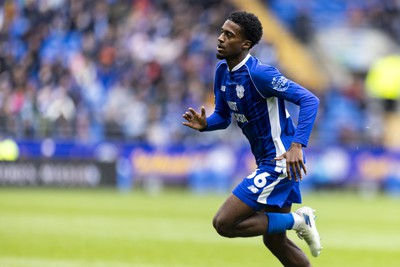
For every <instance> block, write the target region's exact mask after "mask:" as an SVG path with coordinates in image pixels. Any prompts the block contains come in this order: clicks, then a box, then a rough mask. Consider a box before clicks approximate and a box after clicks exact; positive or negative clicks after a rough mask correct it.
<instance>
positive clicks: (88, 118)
mask: <svg viewBox="0 0 400 267" xmlns="http://www.w3.org/2000/svg"><path fill="white" fill-rule="evenodd" d="M3 2H4V3H3V5H1V7H0V68H1V69H0V133H1V134H3V135H8V136H12V137H14V138H17V139H43V138H48V137H51V138H54V139H58V140H62V139H66V140H71V139H73V140H76V141H79V142H97V141H102V140H122V141H127V142H136V141H146V142H150V143H154V144H157V145H165V144H170V143H173V142H188V143H190V142H192V141H193V139H195V140H203V141H204V142H207V139H208V138H210V139H212V140H215V138H219V135H220V134H219V133H215V134H214V133H213V134H209V135H207V137H204V136H203V137H202V138H201V139H198V138H197V135H198V133H195V132H194V131H190V129H187V128H186V127H182V126H181V121H182V114H183V113H184V112H185V110H186V109H187V107H189V106H191V107H194V108H197V109H199V108H200V107H201V105H206V108H207V111H208V112H211V111H212V107H213V92H212V83H213V72H214V71H213V70H214V68H215V64H216V62H217V60H216V58H215V50H216V41H217V36H218V34H219V29H220V27H221V25H222V24H223V22H224V20H225V19H226V17H227V15H228V14H229V13H230V12H231V11H233V10H234V9H235V8H234V7H233V6H232V5H231V4H230V3H229V1H225V0H220V1H212V0H208V1H195V0H192V1H180V0H98V1H85V0H41V1H39V0H17V1H7V0H6V1H3ZM267 2H268V4H270V5H271V6H273V7H274V2H278V1H267ZM285 2H291V1H285ZM292 2H295V1H292ZM301 2H303V1H301ZM309 2H313V1H309ZM317 2H318V1H317ZM319 2H320V1H319ZM339 2H340V1H339ZM355 2H357V3H364V6H367V7H376V6H375V5H374V4H376V3H382V4H381V5H380V7H381V9H377V8H368V9H361V8H360V9H359V10H358V9H354V6H355V5H352V6H351V7H349V10H348V11H352V12H343V13H342V14H344V16H346V17H347V18H348V20H347V21H349V23H350V22H354V20H355V19H357V18H358V19H359V21H360V23H361V21H362V23H372V24H373V25H375V26H376V27H380V29H382V30H383V31H385V32H387V33H388V34H389V35H390V36H391V37H392V38H393V39H394V41H395V42H397V43H400V29H399V28H400V22H399V17H400V16H398V13H399V4H398V2H397V4H395V1H383V2H382V1H379V2H377V1H354V3H355ZM390 3H392V5H391V4H390ZM275 4H276V3H275ZM360 6H361V5H360ZM275 8H276V10H278V11H279V7H278V6H276V5H275ZM295 10H297V11H298V13H296V12H293V13H292V14H301V16H296V20H293V21H290V20H288V21H289V25H292V26H296V27H294V28H293V29H292V30H293V31H294V32H295V33H297V35H298V36H300V37H302V38H301V39H302V41H303V42H306V43H307V42H308V41H309V39H308V37H307V36H312V34H313V32H314V31H315V27H314V26H315V25H318V23H313V21H312V20H311V18H312V17H313V16H312V15H310V14H309V15H308V16H307V15H306V13H304V12H303V13H302V12H300V11H301V10H303V9H295ZM364 10H365V11H366V12H365V13H361V14H358V13H357V12H359V11H364ZM382 12H385V13H384V14H385V15H382ZM355 14H358V15H355ZM365 14H367V15H368V16H364V15H365ZM386 14H389V15H386ZM265 30H268V29H265ZM252 54H255V55H257V56H259V57H261V58H262V60H263V61H264V62H266V63H269V64H272V65H279V62H278V60H277V57H276V53H275V51H274V48H273V47H271V45H269V44H268V43H267V42H265V41H263V42H261V43H260V44H259V45H258V46H256V47H255V49H254V51H252ZM278 67H279V66H278ZM364 74H365V73H361V74H360V73H352V76H351V77H352V80H351V81H350V82H349V83H348V84H347V86H346V87H345V88H340V89H338V88H335V87H332V88H329V90H327V91H326V92H324V93H323V94H321V93H318V96H319V97H321V98H322V102H321V103H322V106H321V111H320V115H319V118H318V122H317V124H316V127H315V133H314V135H313V137H312V138H313V139H314V140H315V142H316V143H321V144H324V143H325V142H328V143H332V144H338V143H344V144H345V143H357V144H362V143H365V142H371V140H369V139H368V138H373V139H374V140H379V133H377V134H371V135H370V136H368V135H365V132H368V131H365V127H366V125H368V123H367V122H366V120H367V119H368V114H367V113H368V109H366V108H365V106H366V102H367V100H366V96H365V92H364V91H365V90H364V89H365V88H364V78H365V76H364ZM349 116H352V117H353V118H355V120H354V123H350V124H349V123H348V117H349ZM230 128H231V129H230V131H232V132H233V134H232V135H227V134H224V136H225V137H226V136H229V138H235V136H236V135H235V133H236V132H238V131H237V127H236V126H232V127H230ZM377 135H378V136H377ZM240 140H243V138H241V139H240ZM377 142H378V143H379V141H377Z"/></svg>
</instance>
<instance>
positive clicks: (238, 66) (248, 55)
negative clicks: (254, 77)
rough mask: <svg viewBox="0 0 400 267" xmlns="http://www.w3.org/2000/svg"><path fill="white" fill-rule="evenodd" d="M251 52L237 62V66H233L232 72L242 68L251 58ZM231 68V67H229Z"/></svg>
mask: <svg viewBox="0 0 400 267" xmlns="http://www.w3.org/2000/svg"><path fill="white" fill-rule="evenodd" d="M250 56H251V55H250V53H248V54H247V56H246V57H245V58H244V59H243V60H242V61H241V62H240V63H239V64H237V65H236V66H235V67H233V69H232V70H231V72H233V71H237V70H238V69H240V68H241V67H242V66H243V65H244V64H246V61H247V60H248V59H249V58H250ZM228 69H229V68H228Z"/></svg>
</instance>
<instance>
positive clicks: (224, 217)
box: [214, 194, 256, 225]
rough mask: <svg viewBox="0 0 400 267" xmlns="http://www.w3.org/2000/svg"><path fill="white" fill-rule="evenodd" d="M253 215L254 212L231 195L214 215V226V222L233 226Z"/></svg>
mask: <svg viewBox="0 0 400 267" xmlns="http://www.w3.org/2000/svg"><path fill="white" fill-rule="evenodd" d="M254 213H256V211H255V210H253V209H252V208H250V207H249V206H248V205H246V204H245V203H244V202H243V201H241V200H240V199H239V198H237V197H236V196H235V195H233V194H231V195H230V196H229V197H228V198H227V199H226V200H225V202H224V203H223V204H222V206H221V207H220V209H219V210H218V212H217V213H216V214H215V216H214V225H215V223H216V222H219V223H224V224H228V225H234V224H237V223H238V222H241V221H243V220H244V219H245V218H247V217H249V216H251V215H252V214H254Z"/></svg>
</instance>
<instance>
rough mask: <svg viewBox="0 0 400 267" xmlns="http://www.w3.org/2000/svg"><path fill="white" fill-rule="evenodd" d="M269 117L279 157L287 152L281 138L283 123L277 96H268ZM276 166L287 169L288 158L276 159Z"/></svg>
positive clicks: (272, 136)
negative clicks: (281, 122)
mask: <svg viewBox="0 0 400 267" xmlns="http://www.w3.org/2000/svg"><path fill="white" fill-rule="evenodd" d="M267 105H268V117H269V123H270V125H271V138H272V141H273V142H274V146H275V150H276V156H277V157H279V156H281V155H282V154H283V153H285V152H286V149H285V146H284V145H283V143H282V140H281V131H282V129H281V124H280V118H279V107H278V99H277V98H276V97H270V98H267ZM276 166H277V167H280V168H282V169H286V159H283V160H278V161H276Z"/></svg>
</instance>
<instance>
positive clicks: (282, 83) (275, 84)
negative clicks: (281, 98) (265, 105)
mask: <svg viewBox="0 0 400 267" xmlns="http://www.w3.org/2000/svg"><path fill="white" fill-rule="evenodd" d="M271 84H272V88H274V90H276V91H279V92H283V91H285V90H286V89H288V87H289V82H288V79H287V78H285V77H283V76H279V77H274V78H273V79H272V82H271Z"/></svg>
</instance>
